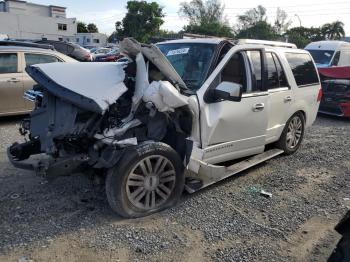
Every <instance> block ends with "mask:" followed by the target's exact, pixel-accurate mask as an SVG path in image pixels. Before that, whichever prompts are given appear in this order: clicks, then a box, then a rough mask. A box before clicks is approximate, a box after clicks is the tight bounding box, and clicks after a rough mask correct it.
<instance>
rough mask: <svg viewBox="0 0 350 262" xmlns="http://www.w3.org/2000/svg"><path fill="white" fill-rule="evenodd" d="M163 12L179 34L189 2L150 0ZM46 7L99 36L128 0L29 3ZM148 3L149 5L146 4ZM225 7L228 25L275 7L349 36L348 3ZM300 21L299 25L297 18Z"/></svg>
mask: <svg viewBox="0 0 350 262" xmlns="http://www.w3.org/2000/svg"><path fill="white" fill-rule="evenodd" d="M153 1H155V2H157V3H159V4H160V5H161V6H162V7H163V8H164V9H163V11H164V13H165V15H166V16H165V18H164V21H165V23H164V24H163V25H162V29H167V30H173V31H178V30H181V29H182V28H183V26H184V25H186V24H187V21H186V19H184V18H182V17H179V15H178V10H179V6H180V3H181V2H183V1H187V2H188V1H189V0H153ZM28 2H34V3H38V4H45V5H58V6H65V7H67V17H76V18H77V19H78V20H79V21H83V22H85V23H95V24H96V25H97V27H98V28H99V31H100V32H102V33H106V34H110V33H112V32H113V30H114V24H115V22H116V21H119V20H121V19H122V18H123V17H124V15H125V13H126V8H125V6H126V2H127V0H74V1H72V0H60V1H59V0H28ZM148 2H151V1H148ZM221 2H222V3H223V4H224V5H225V16H226V18H227V20H228V21H229V23H230V24H231V25H234V24H235V22H236V18H237V15H240V14H243V13H244V12H245V11H246V10H248V9H250V8H254V7H256V6H258V5H262V6H264V7H265V8H266V9H267V16H268V17H269V20H270V22H273V21H274V18H275V16H276V9H277V7H280V8H282V9H283V10H285V11H286V12H287V14H288V16H289V19H290V20H291V21H292V26H299V24H300V23H301V25H302V26H306V27H310V26H315V27H319V26H321V25H323V24H324V23H328V22H333V21H336V20H340V21H342V22H344V24H345V31H346V34H347V35H350V0H347V1H344V0H307V1H305V0H294V1H286V0H244V1H233V0H221ZM298 17H299V18H300V21H299V18H298Z"/></svg>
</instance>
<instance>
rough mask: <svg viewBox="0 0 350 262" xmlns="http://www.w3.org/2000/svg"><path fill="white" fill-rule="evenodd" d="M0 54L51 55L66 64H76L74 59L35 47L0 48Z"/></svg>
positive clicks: (8, 46)
mask: <svg viewBox="0 0 350 262" xmlns="http://www.w3.org/2000/svg"><path fill="white" fill-rule="evenodd" d="M0 52H40V53H45V54H51V55H55V56H58V57H60V58H62V59H63V60H64V61H66V62H68V61H69V62H73V61H74V62H77V61H76V60H75V59H73V58H71V57H69V56H67V55H65V54H62V53H60V52H58V51H55V50H50V49H43V48H36V47H27V46H10V45H7V46H0Z"/></svg>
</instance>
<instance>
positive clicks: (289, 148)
mask: <svg viewBox="0 0 350 262" xmlns="http://www.w3.org/2000/svg"><path fill="white" fill-rule="evenodd" d="M304 132H305V118H304V115H303V114H302V113H300V112H297V113H295V114H294V115H293V116H292V117H291V118H290V119H289V120H288V121H287V124H286V126H285V127H284V129H283V132H282V134H281V137H280V139H279V140H278V142H277V144H276V145H277V147H278V148H280V149H282V150H283V151H284V153H285V154H287V155H291V154H293V153H295V152H296V151H297V150H298V149H299V147H300V144H301V142H302V141H303V138H304Z"/></svg>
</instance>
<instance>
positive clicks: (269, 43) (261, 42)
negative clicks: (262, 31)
mask: <svg viewBox="0 0 350 262" xmlns="http://www.w3.org/2000/svg"><path fill="white" fill-rule="evenodd" d="M235 44H237V45H243V44H255V45H266V46H275V47H285V48H297V46H296V45H295V44H292V43H285V42H278V41H265V40H256V39H238V40H236V41H235Z"/></svg>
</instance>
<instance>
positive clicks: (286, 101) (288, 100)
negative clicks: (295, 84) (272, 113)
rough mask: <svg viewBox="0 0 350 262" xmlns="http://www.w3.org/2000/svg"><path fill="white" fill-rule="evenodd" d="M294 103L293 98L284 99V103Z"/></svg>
mask: <svg viewBox="0 0 350 262" xmlns="http://www.w3.org/2000/svg"><path fill="white" fill-rule="evenodd" d="M291 101H292V97H291V96H286V97H285V98H284V102H285V103H288V102H291Z"/></svg>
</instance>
